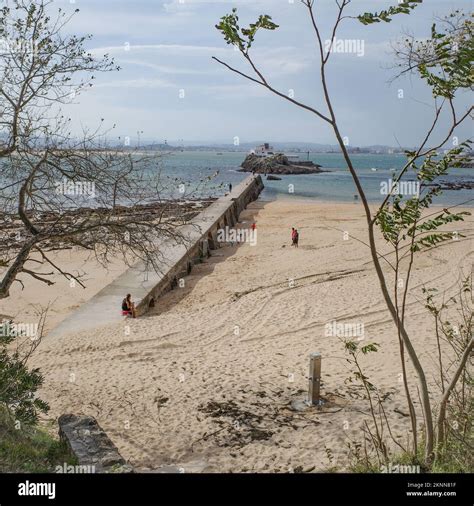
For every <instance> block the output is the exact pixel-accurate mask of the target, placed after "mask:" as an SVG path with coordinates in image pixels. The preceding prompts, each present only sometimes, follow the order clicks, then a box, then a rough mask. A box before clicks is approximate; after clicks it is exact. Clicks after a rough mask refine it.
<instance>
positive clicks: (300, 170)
mask: <svg viewBox="0 0 474 506" xmlns="http://www.w3.org/2000/svg"><path fill="white" fill-rule="evenodd" d="M241 167H242V168H241V169H239V172H255V173H257V174H267V173H268V174H318V173H320V172H325V171H323V170H321V168H320V167H321V166H320V165H318V164H316V163H313V162H297V163H293V162H290V161H289V160H288V157H286V156H285V155H283V154H277V155H273V156H266V157H261V156H257V155H255V154H253V153H251V154H249V155H247V156H246V158H245V160H244V161H243V162H242V165H241Z"/></svg>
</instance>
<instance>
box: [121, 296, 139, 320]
mask: <svg viewBox="0 0 474 506" xmlns="http://www.w3.org/2000/svg"><path fill="white" fill-rule="evenodd" d="M122 315H123V316H131V317H132V318H136V317H137V312H136V310H135V304H134V303H133V302H132V296H131V295H130V294H129V293H128V294H127V296H126V297H125V299H123V301H122Z"/></svg>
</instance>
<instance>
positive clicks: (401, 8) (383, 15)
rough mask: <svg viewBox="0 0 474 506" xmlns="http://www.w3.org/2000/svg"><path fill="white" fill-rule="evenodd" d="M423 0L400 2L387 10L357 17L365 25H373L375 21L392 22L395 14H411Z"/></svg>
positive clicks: (366, 13)
mask: <svg viewBox="0 0 474 506" xmlns="http://www.w3.org/2000/svg"><path fill="white" fill-rule="evenodd" d="M422 2H423V0H411V1H407V2H400V3H399V4H398V5H397V6H396V7H389V8H388V9H387V10H383V11H380V12H376V13H375V14H372V13H370V12H365V13H364V14H361V15H360V16H357V19H358V20H359V21H360V22H361V23H362V24H363V25H371V24H373V23H380V22H382V21H384V22H385V23H390V22H391V21H392V17H393V16H396V15H397V14H410V11H411V10H413V9H414V8H415V7H417V6H418V4H421V3H422Z"/></svg>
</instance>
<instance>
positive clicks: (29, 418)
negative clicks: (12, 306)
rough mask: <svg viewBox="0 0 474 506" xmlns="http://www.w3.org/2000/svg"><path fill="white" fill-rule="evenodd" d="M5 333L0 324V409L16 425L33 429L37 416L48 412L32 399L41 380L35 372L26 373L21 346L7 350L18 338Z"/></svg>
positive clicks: (24, 355) (5, 324) (25, 360)
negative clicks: (4, 410)
mask: <svg viewBox="0 0 474 506" xmlns="http://www.w3.org/2000/svg"><path fill="white" fill-rule="evenodd" d="M8 329H9V326H8V325H7V323H6V322H3V323H2V324H0V407H1V406H3V408H4V409H6V410H8V412H9V413H11V415H12V416H13V417H14V418H15V420H16V421H19V422H21V423H22V424H26V425H34V424H36V423H37V422H38V416H39V414H40V413H46V412H47V411H48V410H49V406H48V404H47V403H46V402H44V401H43V400H41V399H39V398H37V397H36V395H35V394H36V391H37V390H38V389H39V388H40V387H41V385H42V384H43V376H42V374H41V373H40V371H39V369H36V368H35V369H32V370H29V369H28V367H27V358H28V353H29V352H27V353H26V354H25V353H24V352H22V351H21V350H22V347H21V346H18V347H17V348H16V349H15V350H13V351H11V350H10V348H11V346H10V345H11V344H12V343H13V341H14V340H15V339H17V338H19V339H21V338H22V336H17V335H16V334H14V333H12V332H10V331H8ZM32 346H34V344H33V345H32Z"/></svg>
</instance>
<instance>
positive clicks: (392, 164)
mask: <svg viewBox="0 0 474 506" xmlns="http://www.w3.org/2000/svg"><path fill="white" fill-rule="evenodd" d="M245 156H246V153H235V152H229V153H227V152H223V153H222V154H221V155H218V154H217V153H215V152H200V151H196V152H192V151H183V152H173V153H171V154H165V155H163V157H162V159H161V162H160V165H161V167H162V173H163V175H165V176H167V177H170V178H178V179H183V180H190V181H198V180H199V179H200V178H203V177H206V176H210V175H212V174H214V173H215V172H216V171H219V173H218V175H217V176H216V177H215V178H214V179H213V189H212V191H211V190H209V193H210V194H211V193H212V194H214V195H219V194H221V193H223V192H224V190H225V188H227V185H228V184H229V183H232V184H233V185H234V186H235V184H237V183H239V182H240V181H242V180H243V179H244V178H245V177H247V176H248V175H249V174H248V173H245V172H238V169H239V168H240V164H241V163H242V161H243V160H244V158H245ZM351 158H352V161H353V164H354V166H355V168H356V169H357V172H358V174H359V177H360V180H361V183H362V185H363V187H364V190H365V192H366V195H367V197H368V199H369V201H371V202H374V203H376V202H380V201H382V200H383V198H384V196H385V195H383V194H382V193H381V183H383V182H385V183H387V182H388V181H389V179H393V177H394V175H396V173H397V172H398V171H399V170H400V169H401V168H402V167H403V165H404V164H405V162H406V158H405V156H404V155H399V154H395V155H376V154H355V155H352V156H351ZM309 159H310V160H312V161H313V162H315V163H318V164H320V165H321V166H322V168H323V170H327V171H328V172H323V173H320V174H311V175H295V176H279V177H281V178H282V179H281V181H268V180H267V179H266V178H265V177H263V176H262V177H263V182H264V185H265V189H264V191H263V193H262V195H261V199H263V200H275V199H281V198H295V197H297V198H299V199H311V200H318V201H340V202H353V201H354V195H355V194H356V193H357V191H356V188H355V185H354V182H353V180H352V177H351V175H350V173H349V171H348V169H347V168H345V162H344V159H343V157H342V155H341V154H338V153H329V154H324V153H322V154H320V153H310V155H309ZM301 160H307V155H306V154H301ZM372 169H376V170H372ZM406 177H407V179H414V177H413V176H410V175H409V173H407V176H406ZM442 180H445V181H453V182H455V181H468V180H470V181H472V180H474V169H461V168H455V169H451V170H450V174H449V175H447V176H443V177H442ZM219 184H221V185H223V186H222V187H221V188H218V187H216V185H219ZM290 185H292V186H290ZM290 189H293V193H290V191H289V190H290ZM205 193H206V192H205V191H204V194H205ZM434 204H436V205H443V206H445V205H456V204H463V205H466V206H473V204H474V191H473V190H445V191H444V193H443V194H442V195H440V196H439V197H437V198H436V199H435V201H434Z"/></svg>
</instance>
